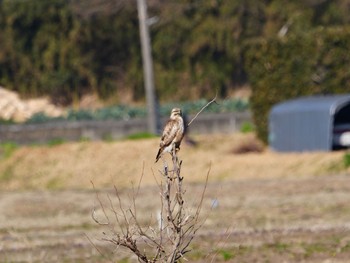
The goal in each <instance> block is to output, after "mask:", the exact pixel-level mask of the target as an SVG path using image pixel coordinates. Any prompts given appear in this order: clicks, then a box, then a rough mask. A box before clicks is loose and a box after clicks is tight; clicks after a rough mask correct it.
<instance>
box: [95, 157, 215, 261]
mask: <svg viewBox="0 0 350 263" xmlns="http://www.w3.org/2000/svg"><path fill="white" fill-rule="evenodd" d="M181 165H182V161H179V160H178V158H177V156H176V154H175V153H172V165H171V169H169V167H168V165H167V163H166V162H164V165H163V171H160V174H161V175H162V181H161V182H160V183H159V184H158V186H159V194H160V203H161V207H160V215H159V218H158V222H154V221H155V220H153V222H152V220H150V222H149V223H147V225H145V224H142V223H141V221H140V220H139V218H138V212H137V207H136V198H137V196H138V192H139V189H140V185H139V186H138V189H137V190H136V191H135V190H134V191H133V194H132V198H131V199H132V200H131V203H130V204H128V205H126V206H125V204H124V202H123V201H122V200H121V197H120V193H119V191H118V189H117V187H116V186H114V193H115V197H114V198H116V203H117V205H115V200H112V199H113V198H111V197H110V196H109V195H108V196H107V198H108V202H109V205H108V207H106V205H105V204H103V202H102V200H101V198H100V197H99V195H98V194H97V199H98V202H99V206H100V209H101V210H102V215H103V218H102V219H101V218H100V219H99V218H98V217H97V215H96V210H95V209H94V210H93V212H92V218H93V220H94V221H95V222H96V223H97V224H99V225H101V226H105V227H108V230H109V231H108V232H107V231H106V232H105V231H104V232H103V238H102V240H103V241H106V242H109V243H111V244H113V245H114V247H115V248H116V249H118V248H123V249H126V250H128V251H129V252H131V253H132V254H134V255H136V256H137V258H138V260H139V262H169V263H170V262H171V263H175V262H178V261H179V260H180V259H182V258H184V257H185V255H186V254H187V253H188V252H189V251H190V247H189V246H190V244H191V242H192V240H193V238H194V237H195V235H196V232H197V230H198V229H199V228H200V227H201V225H202V224H201V222H200V220H199V215H200V211H201V207H202V202H203V197H204V193H205V189H206V186H207V181H208V175H209V171H208V174H207V179H206V184H205V187H204V189H203V192H202V195H201V197H200V200H199V203H198V206H197V208H196V209H195V211H193V212H192V213H191V209H189V207H188V206H187V204H186V202H185V199H184V196H185V191H184V189H183V186H182V183H183V180H184V177H182V176H181ZM141 180H142V178H141ZM141 180H140V183H141ZM107 210H109V211H112V215H110V214H109V213H108V211H107ZM111 216H113V219H112V217H111Z"/></svg>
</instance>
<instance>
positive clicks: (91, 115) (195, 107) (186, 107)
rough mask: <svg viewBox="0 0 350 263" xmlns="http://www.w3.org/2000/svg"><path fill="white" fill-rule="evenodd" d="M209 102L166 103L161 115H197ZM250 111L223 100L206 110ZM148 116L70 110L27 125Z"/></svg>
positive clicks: (122, 109)
mask: <svg viewBox="0 0 350 263" xmlns="http://www.w3.org/2000/svg"><path fill="white" fill-rule="evenodd" d="M206 104H207V101H206V100H204V99H202V100H198V101H194V102H178V103H165V104H164V105H161V106H160V108H159V111H160V115H161V116H163V117H165V116H169V114H170V112H171V109H172V108H174V107H175V106H176V107H181V109H182V111H183V112H184V113H185V114H195V113H197V112H198V111H199V110H200V109H201V108H202V107H203V106H205V105H206ZM247 109H248V102H247V101H245V100H240V99H231V100H221V101H218V104H212V105H210V106H209V107H207V108H206V110H205V111H206V112H208V113H218V112H239V111H244V110H247ZM146 116H147V111H146V108H145V107H134V106H128V105H117V106H110V107H104V108H101V109H97V110H70V111H69V112H68V113H67V115H66V116H62V117H49V116H47V115H45V114H43V113H38V114H35V115H33V116H32V117H31V118H30V119H29V120H28V121H27V123H43V122H48V121H58V120H68V121H84V120H128V119H131V118H144V117H146Z"/></svg>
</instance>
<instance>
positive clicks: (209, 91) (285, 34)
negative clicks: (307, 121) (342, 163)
mask: <svg viewBox="0 0 350 263" xmlns="http://www.w3.org/2000/svg"><path fill="white" fill-rule="evenodd" d="M148 4H149V9H148V11H149V16H150V17H155V18H156V19H155V20H156V21H157V22H156V23H155V24H153V25H152V26H151V28H150V32H151V39H152V50H153V58H154V71H155V84H156V89H157V93H158V96H159V98H160V99H161V100H162V101H170V100H189V99H198V98H203V97H204V98H206V97H208V98H209V97H212V95H213V93H215V90H218V91H219V95H220V96H221V97H222V98H224V97H226V96H227V95H229V94H230V93H231V92H232V91H233V90H234V89H236V88H237V87H240V86H244V85H251V86H254V85H255V86H256V87H259V84H258V85H257V83H259V82H258V81H256V69H254V65H259V63H261V61H262V60H264V59H266V57H257V56H255V59H259V61H255V62H254V63H253V64H250V63H252V61H254V59H252V58H253V57H254V56H253V55H252V54H262V55H264V54H265V55H269V54H270V53H271V52H275V50H274V49H271V50H270V53H269V54H266V53H264V52H263V51H264V50H261V48H267V47H266V45H265V46H264V45H260V44H257V43H268V44H267V46H269V43H275V42H276V41H282V42H289V41H291V42H290V43H291V46H290V51H288V50H287V49H286V50H285V52H296V53H293V54H292V53H290V54H289V55H288V56H287V55H284V58H285V59H289V58H291V57H293V55H295V54H297V53H298V52H299V51H300V49H302V48H303V45H304V44H303V43H304V42H303V41H304V39H305V41H309V40H310V39H309V38H307V37H306V38H303V36H305V35H308V34H314V33H313V32H319V33H320V34H322V32H324V31H320V28H323V29H324V28H326V29H327V28H340V29H339V31H341V29H342V28H346V26H347V25H349V22H350V16H349V15H348V14H349V11H350V0H322V1H318V0H316V1H315V0H295V1H287V0H262V1H255V0H214V1H207V0H178V1H161V0H152V1H148ZM136 6H137V5H136V1H131V0H119V1H117V0H85V1H79V0H46V1H42V0H2V1H1V2H0V85H1V86H4V87H6V88H8V89H12V90H16V91H18V92H19V93H20V94H21V95H22V96H27V97H30V96H32V97H33V96H39V95H48V96H50V97H51V99H52V101H53V102H54V103H56V104H63V105H67V104H70V103H72V102H74V101H75V100H78V99H79V98H80V97H81V96H83V95H84V94H86V93H92V92H93V93H96V94H98V96H99V97H100V98H102V99H109V98H111V97H114V98H116V99H117V100H120V101H123V100H125V98H129V99H130V100H132V101H142V100H143V97H144V90H143V75H142V72H143V71H142V59H141V51H140V40H139V29H138V26H139V25H138V17H137V9H136ZM295 36H299V37H295ZM296 39H297V40H296ZM319 39H320V41H322V39H321V38H319ZM307 44H308V43H306V45H307ZM334 44H335V45H336V43H334ZM273 45H275V46H276V44H273ZM276 48H279V47H278V45H277V46H276ZM298 48H300V49H298ZM347 67H348V65H347ZM318 70H319V71H320V72H319V73H320V74H321V75H322V67H320V68H318ZM282 73H283V74H287V73H285V72H282ZM268 74H270V75H269V76H270V78H272V79H273V78H274V76H275V75H274V74H281V72H278V71H277V72H274V71H273V72H268ZM275 79H276V80H278V81H279V78H278V76H277V75H276V76H275ZM291 81H293V80H291ZM273 84H274V85H275V86H279V83H278V82H275V83H273ZM253 88H254V87H253ZM306 88H307V87H306Z"/></svg>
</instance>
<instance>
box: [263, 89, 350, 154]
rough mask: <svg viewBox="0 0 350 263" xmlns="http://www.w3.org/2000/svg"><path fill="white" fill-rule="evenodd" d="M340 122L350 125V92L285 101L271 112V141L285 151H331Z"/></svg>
mask: <svg viewBox="0 0 350 263" xmlns="http://www.w3.org/2000/svg"><path fill="white" fill-rule="evenodd" d="M336 124H350V94H346V95H332V96H312V97H302V98H298V99H293V100H289V101H286V102H282V103H279V104H276V105H275V106H274V107H273V108H272V110H271V112H270V116H269V144H270V146H271V148H272V149H274V150H276V151H281V152H293V151H294V152H295V151H296V152H300V151H330V150H332V149H333V148H334V143H333V141H334V138H333V137H334V125H336Z"/></svg>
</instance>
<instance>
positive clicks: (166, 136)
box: [156, 108, 185, 162]
mask: <svg viewBox="0 0 350 263" xmlns="http://www.w3.org/2000/svg"><path fill="white" fill-rule="evenodd" d="M184 134H185V125H184V120H183V118H182V113H181V110H180V109H179V108H174V109H172V111H171V114H170V119H169V120H168V121H167V123H166V124H165V127H164V130H163V134H162V138H161V139H160V145H159V151H158V154H157V156H156V162H158V160H159V158H160V157H161V155H162V154H163V153H164V152H169V153H171V152H172V151H173V150H174V147H175V152H177V151H178V150H180V144H181V140H182V138H183V137H184Z"/></svg>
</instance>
